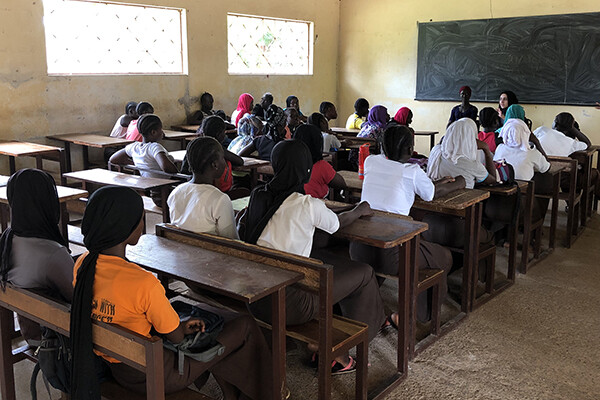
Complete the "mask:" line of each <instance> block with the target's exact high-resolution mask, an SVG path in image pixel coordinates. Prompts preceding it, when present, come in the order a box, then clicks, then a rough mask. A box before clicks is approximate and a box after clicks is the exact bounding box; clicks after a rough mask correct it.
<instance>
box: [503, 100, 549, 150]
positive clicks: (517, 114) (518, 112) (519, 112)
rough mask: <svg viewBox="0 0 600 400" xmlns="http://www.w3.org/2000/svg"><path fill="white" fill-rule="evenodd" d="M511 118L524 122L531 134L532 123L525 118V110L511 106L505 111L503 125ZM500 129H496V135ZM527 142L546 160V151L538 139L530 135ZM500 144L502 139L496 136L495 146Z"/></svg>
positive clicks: (514, 105)
mask: <svg viewBox="0 0 600 400" xmlns="http://www.w3.org/2000/svg"><path fill="white" fill-rule="evenodd" d="M513 118H516V119H520V120H521V121H523V122H525V123H526V124H527V127H528V128H529V131H530V132H531V124H532V122H531V120H530V119H528V118H526V117H525V109H524V108H523V107H522V106H521V105H519V104H513V105H511V106H509V107H508V109H507V110H506V114H505V117H504V123H506V121H508V120H511V119H513ZM501 129H502V127H499V128H498V129H496V133H498V134H499V133H500V130H501ZM529 141H530V142H531V143H533V145H534V146H535V148H536V149H538V150H539V151H540V153H542V155H543V156H544V157H545V158H546V159H547V158H548V156H547V155H546V151H545V150H544V147H543V146H542V144H541V143H540V141H539V140H538V138H537V137H536V136H535V135H534V134H533V133H531V134H530V135H529ZM500 143H502V138H501V137H499V136H498V137H497V140H496V144H500Z"/></svg>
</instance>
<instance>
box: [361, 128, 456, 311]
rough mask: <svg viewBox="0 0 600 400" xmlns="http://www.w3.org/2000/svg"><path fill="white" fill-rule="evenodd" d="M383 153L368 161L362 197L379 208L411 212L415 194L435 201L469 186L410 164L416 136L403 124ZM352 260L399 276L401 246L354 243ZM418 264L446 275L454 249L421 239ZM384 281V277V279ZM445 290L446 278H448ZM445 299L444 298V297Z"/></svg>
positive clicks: (390, 131)
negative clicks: (435, 176)
mask: <svg viewBox="0 0 600 400" xmlns="http://www.w3.org/2000/svg"><path fill="white" fill-rule="evenodd" d="M382 147H383V154H378V155H370V156H369V157H367V159H366V160H365V179H364V182H363V190H362V195H361V200H362V201H366V202H368V203H369V204H371V207H372V208H373V209H375V210H381V211H387V212H392V213H396V214H401V215H408V214H409V212H410V209H411V207H412V205H413V203H414V200H415V195H419V196H420V197H421V198H422V199H423V200H425V201H431V200H433V199H434V198H436V197H441V196H444V195H446V194H447V193H450V192H452V191H454V190H457V189H461V188H463V187H464V186H465V181H464V179H463V178H462V177H461V176H459V177H458V178H457V179H453V178H449V177H445V178H442V179H440V180H438V181H437V182H432V181H431V180H430V179H429V178H428V177H427V175H426V174H425V172H423V170H422V169H421V168H419V166H418V165H415V164H410V163H408V160H409V159H410V157H411V155H412V153H413V136H412V133H411V131H410V130H409V129H408V127H406V126H403V125H396V126H390V127H388V128H386V130H385V132H384V134H383V140H382ZM350 255H351V256H352V259H354V260H359V261H362V262H365V263H367V264H369V265H372V266H373V269H375V271H377V272H381V273H384V274H387V275H397V274H398V266H399V265H400V253H399V249H398V247H395V248H392V249H378V248H376V247H371V246H367V245H364V244H362V243H354V242H353V243H351V244H350ZM417 267H418V268H420V269H423V268H441V269H443V270H444V271H445V272H446V274H447V273H448V272H449V271H450V268H451V267H452V254H451V253H450V250H448V249H446V248H444V247H442V246H440V245H437V244H434V243H430V242H427V241H425V240H420V242H419V251H418V252H417ZM380 283H383V279H381V280H380ZM443 286H444V290H443V293H446V291H447V290H445V286H446V283H445V279H444V283H443ZM442 302H443V299H442ZM417 306H418V318H419V320H420V321H426V320H427V319H428V304H427V293H422V294H421V295H420V296H419V298H418V299H417Z"/></svg>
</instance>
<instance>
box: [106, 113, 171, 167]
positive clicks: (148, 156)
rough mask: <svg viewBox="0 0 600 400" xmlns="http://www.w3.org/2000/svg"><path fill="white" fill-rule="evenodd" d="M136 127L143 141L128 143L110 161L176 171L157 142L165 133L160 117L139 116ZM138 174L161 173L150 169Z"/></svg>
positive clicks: (166, 153) (168, 156) (167, 154)
mask: <svg viewBox="0 0 600 400" xmlns="http://www.w3.org/2000/svg"><path fill="white" fill-rule="evenodd" d="M140 104H141V103H140ZM137 128H138V129H139V131H140V133H141V135H142V138H143V141H142V142H134V143H131V144H128V145H127V146H125V148H124V149H121V150H119V151H117V152H116V153H115V154H113V156H112V157H111V158H110V162H111V163H112V164H116V165H128V164H129V165H131V164H132V163H133V165H135V166H136V167H140V168H144V169H147V170H158V171H164V172H168V173H172V174H175V173H177V172H178V171H177V167H176V166H175V164H174V163H173V160H172V157H171V156H170V155H169V152H168V151H167V149H165V148H164V147H163V146H162V145H161V144H160V143H158V141H159V140H161V139H162V138H163V137H164V134H165V133H164V132H163V125H162V121H161V120H160V118H159V117H158V116H157V115H154V114H144V115H142V116H141V117H140V118H139V120H138V122H137ZM140 175H142V176H148V177H157V178H160V177H161V175H158V174H152V172H150V171H141V172H140Z"/></svg>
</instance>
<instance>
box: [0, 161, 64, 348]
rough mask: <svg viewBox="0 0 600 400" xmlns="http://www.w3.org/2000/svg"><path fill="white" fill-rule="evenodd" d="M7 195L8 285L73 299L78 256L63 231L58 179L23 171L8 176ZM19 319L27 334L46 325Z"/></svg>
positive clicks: (2, 264)
mask: <svg viewBox="0 0 600 400" xmlns="http://www.w3.org/2000/svg"><path fill="white" fill-rule="evenodd" d="M6 194H7V197H8V204H9V205H10V225H11V226H10V227H9V228H7V229H6V230H5V231H4V232H2V237H1V238H0V277H1V279H2V284H4V283H6V282H10V283H12V284H13V285H14V286H16V287H19V288H24V289H35V290H38V291H40V292H41V293H42V294H44V295H45V296H48V297H52V298H55V299H57V300H61V301H66V302H69V303H70V302H71V298H72V297H73V286H72V284H71V282H72V281H73V259H72V258H71V255H70V254H69V248H68V243H67V241H66V240H65V239H64V238H63V236H62V234H61V233H60V230H59V229H58V221H59V219H60V206H59V203H58V195H57V193H56V185H55V184H54V179H53V178H52V176H51V175H50V174H48V173H47V172H44V171H40V170H38V169H22V170H19V171H17V172H15V173H14V174H13V175H12V176H11V177H10V179H9V180H8V185H7V188H6ZM18 318H19V326H20V328H21V333H22V334H23V337H24V338H25V339H26V340H27V341H30V340H40V338H41V332H40V326H39V325H38V324H37V323H36V322H33V321H31V320H29V319H27V318H24V317H22V316H20V315H19V316H18Z"/></svg>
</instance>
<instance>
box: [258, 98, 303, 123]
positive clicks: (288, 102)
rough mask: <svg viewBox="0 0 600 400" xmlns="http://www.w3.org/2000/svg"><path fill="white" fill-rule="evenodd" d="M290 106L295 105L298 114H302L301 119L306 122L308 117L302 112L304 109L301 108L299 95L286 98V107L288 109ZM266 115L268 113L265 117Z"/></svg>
mask: <svg viewBox="0 0 600 400" xmlns="http://www.w3.org/2000/svg"><path fill="white" fill-rule="evenodd" d="M288 107H293V108H295V109H296V110H298V114H299V115H300V121H302V122H306V119H307V118H306V117H305V116H304V114H302V111H301V110H300V100H298V97H296V96H294V95H291V96H288V97H287V98H286V99H285V108H286V109H287V108H288ZM284 111H285V110H284ZM266 117H267V115H266V114H265V118H266Z"/></svg>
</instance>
